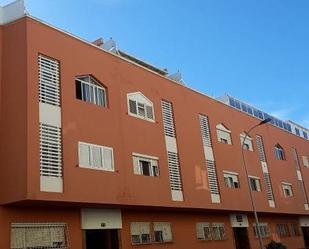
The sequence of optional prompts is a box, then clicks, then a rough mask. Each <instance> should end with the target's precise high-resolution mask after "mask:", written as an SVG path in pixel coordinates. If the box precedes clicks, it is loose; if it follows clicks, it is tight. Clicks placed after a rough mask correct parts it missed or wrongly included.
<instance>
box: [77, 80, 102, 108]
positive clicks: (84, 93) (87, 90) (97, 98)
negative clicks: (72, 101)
mask: <svg viewBox="0 0 309 249" xmlns="http://www.w3.org/2000/svg"><path fill="white" fill-rule="evenodd" d="M75 87H76V98H77V99H80V100H83V101H86V102H89V103H92V104H95V105H99V106H103V107H106V106H107V100H106V88H105V87H103V86H102V84H101V83H100V82H99V81H97V80H96V79H94V78H93V77H92V76H90V75H85V76H78V77H76V78H75Z"/></svg>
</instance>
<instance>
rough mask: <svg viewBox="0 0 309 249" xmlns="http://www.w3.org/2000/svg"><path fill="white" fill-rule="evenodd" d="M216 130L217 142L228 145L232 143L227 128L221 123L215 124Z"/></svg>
mask: <svg viewBox="0 0 309 249" xmlns="http://www.w3.org/2000/svg"><path fill="white" fill-rule="evenodd" d="M216 130H217V139H218V142H220V143H224V144H230V145H231V144H232V136H231V131H230V130H229V129H227V128H226V127H225V126H224V125H223V124H218V125H217V126H216Z"/></svg>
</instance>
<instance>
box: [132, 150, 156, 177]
mask: <svg viewBox="0 0 309 249" xmlns="http://www.w3.org/2000/svg"><path fill="white" fill-rule="evenodd" d="M132 159H133V171H134V174H135V175H143V176H152V177H158V176H159V175H160V171H159V158H158V157H154V156H149V155H144V154H139V153H135V152H134V153H132ZM141 161H146V162H149V164H150V167H149V172H150V175H144V174H143V167H142V165H141ZM154 172H156V174H154Z"/></svg>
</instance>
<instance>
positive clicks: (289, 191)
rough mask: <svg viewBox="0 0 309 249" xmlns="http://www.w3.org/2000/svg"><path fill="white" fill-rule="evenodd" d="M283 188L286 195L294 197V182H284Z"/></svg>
mask: <svg viewBox="0 0 309 249" xmlns="http://www.w3.org/2000/svg"><path fill="white" fill-rule="evenodd" d="M282 189H283V194H284V197H287V198H288V197H292V196H293V190H292V184H290V183H282Z"/></svg>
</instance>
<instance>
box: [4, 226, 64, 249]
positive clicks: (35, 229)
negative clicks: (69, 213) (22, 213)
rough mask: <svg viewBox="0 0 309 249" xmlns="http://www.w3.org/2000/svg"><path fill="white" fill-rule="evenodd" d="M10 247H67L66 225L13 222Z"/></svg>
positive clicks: (20, 248) (60, 248)
mask: <svg viewBox="0 0 309 249" xmlns="http://www.w3.org/2000/svg"><path fill="white" fill-rule="evenodd" d="M10 248H11V249H30V248H31V249H32V248H33V249H35V248H53V249H67V248H68V236H67V225H66V224H61V223H60V224H58V223H13V224H12V225H11V247H10Z"/></svg>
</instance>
